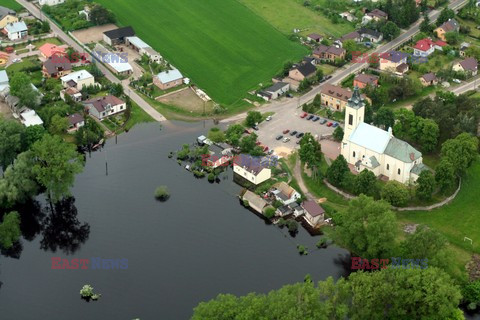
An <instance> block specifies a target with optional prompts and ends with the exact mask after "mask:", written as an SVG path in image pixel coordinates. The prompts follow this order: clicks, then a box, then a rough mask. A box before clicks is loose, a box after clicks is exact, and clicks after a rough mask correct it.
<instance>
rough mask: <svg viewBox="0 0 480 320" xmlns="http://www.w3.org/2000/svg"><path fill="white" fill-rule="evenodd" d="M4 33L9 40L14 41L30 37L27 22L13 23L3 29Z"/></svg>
mask: <svg viewBox="0 0 480 320" xmlns="http://www.w3.org/2000/svg"><path fill="white" fill-rule="evenodd" d="M3 33H4V34H6V35H7V37H8V39H10V40H12V41H14V40H21V39H24V38H26V37H27V35H28V28H27V25H26V24H25V22H23V21H20V22H13V23H9V24H7V25H6V26H5V27H4V28H3Z"/></svg>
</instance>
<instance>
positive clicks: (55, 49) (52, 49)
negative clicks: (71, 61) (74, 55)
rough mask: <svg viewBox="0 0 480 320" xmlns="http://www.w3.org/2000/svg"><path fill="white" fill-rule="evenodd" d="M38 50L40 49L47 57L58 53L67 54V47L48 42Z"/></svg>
mask: <svg viewBox="0 0 480 320" xmlns="http://www.w3.org/2000/svg"><path fill="white" fill-rule="evenodd" d="M38 50H40V52H41V53H42V54H43V55H44V56H46V57H47V58H50V57H51V56H53V55H54V54H56V53H60V54H65V48H63V47H59V46H57V45H55V44H53V43H48V42H47V43H45V44H44V45H43V46H41V47H40V48H38Z"/></svg>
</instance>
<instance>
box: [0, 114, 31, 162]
mask: <svg viewBox="0 0 480 320" xmlns="http://www.w3.org/2000/svg"><path fill="white" fill-rule="evenodd" d="M24 131H25V127H24V126H22V125H21V124H20V123H18V122H17V121H14V120H5V119H3V118H1V117H0V165H1V166H2V168H3V170H5V169H6V168H7V166H8V165H10V164H11V163H13V160H14V159H15V157H16V156H17V154H19V153H20V152H21V151H22V149H23V145H22V135H23V134H24Z"/></svg>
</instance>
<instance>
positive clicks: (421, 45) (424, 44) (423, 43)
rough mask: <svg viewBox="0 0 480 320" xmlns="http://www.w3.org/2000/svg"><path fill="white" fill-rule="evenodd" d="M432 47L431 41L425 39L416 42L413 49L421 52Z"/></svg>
mask: <svg viewBox="0 0 480 320" xmlns="http://www.w3.org/2000/svg"><path fill="white" fill-rule="evenodd" d="M433 46H434V43H433V41H432V39H430V38H425V39H422V40H418V41H417V43H416V44H415V46H414V48H415V49H417V50H421V51H428V50H430V49H431V48H432V47H433Z"/></svg>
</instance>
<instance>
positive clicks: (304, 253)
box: [297, 245, 308, 256]
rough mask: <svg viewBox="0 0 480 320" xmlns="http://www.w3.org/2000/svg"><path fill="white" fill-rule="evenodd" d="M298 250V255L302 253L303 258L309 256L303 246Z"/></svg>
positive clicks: (298, 247)
mask: <svg viewBox="0 0 480 320" xmlns="http://www.w3.org/2000/svg"><path fill="white" fill-rule="evenodd" d="M297 249H298V253H300V255H302V256H306V255H307V254H308V251H307V248H306V247H304V246H302V245H298V246H297Z"/></svg>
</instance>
